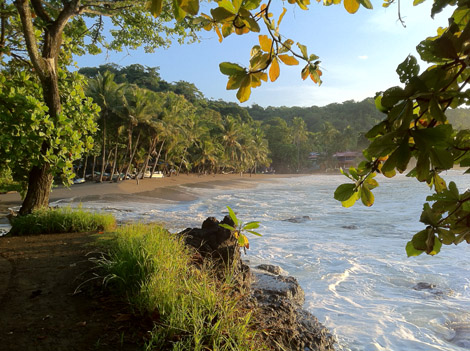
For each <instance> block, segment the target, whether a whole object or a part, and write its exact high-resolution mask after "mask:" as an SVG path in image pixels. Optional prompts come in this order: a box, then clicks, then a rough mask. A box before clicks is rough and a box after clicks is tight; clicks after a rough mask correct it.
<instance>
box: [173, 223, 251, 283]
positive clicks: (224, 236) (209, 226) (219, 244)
mask: <svg viewBox="0 0 470 351" xmlns="http://www.w3.org/2000/svg"><path fill="white" fill-rule="evenodd" d="M221 223H225V224H228V225H230V226H233V225H234V223H233V221H232V219H231V218H230V217H229V216H225V217H224V219H223V220H222V222H220V223H219V221H218V220H217V219H215V218H214V217H209V218H207V219H206V220H205V221H204V222H203V223H202V226H201V228H187V229H185V230H183V231H182V232H180V233H179V234H178V235H180V236H182V237H183V238H184V242H185V243H186V245H188V246H189V247H192V248H193V249H195V250H196V251H197V253H199V254H200V256H202V259H203V260H204V259H206V260H207V259H209V260H211V264H213V265H215V270H216V273H217V276H218V277H219V279H223V278H224V277H225V276H226V274H227V273H229V274H230V275H233V278H234V279H235V280H236V281H237V283H238V286H239V287H240V290H242V289H249V284H250V283H251V277H250V268H249V267H248V266H247V265H245V264H244V263H243V262H242V260H241V258H240V249H239V247H238V241H237V239H236V238H235V237H234V236H233V235H232V233H231V232H230V230H228V229H225V228H222V227H221V226H220V225H219V224H221ZM196 256H197V255H195V257H196ZM197 260H198V258H197V257H196V259H195V261H197ZM227 267H231V269H230V270H228V269H227Z"/></svg>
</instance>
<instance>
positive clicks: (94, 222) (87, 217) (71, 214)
mask: <svg viewBox="0 0 470 351" xmlns="http://www.w3.org/2000/svg"><path fill="white" fill-rule="evenodd" d="M115 227H116V220H115V218H114V217H113V215H111V214H102V213H92V212H88V211H85V210H82V209H81V208H78V209H72V208H70V207H67V208H55V209H43V210H38V211H34V212H33V213H31V214H29V215H26V216H18V217H13V218H12V220H11V230H10V232H9V234H10V235H34V234H52V233H78V232H98V231H108V230H113V229H114V228H115Z"/></svg>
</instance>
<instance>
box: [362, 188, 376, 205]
mask: <svg viewBox="0 0 470 351" xmlns="http://www.w3.org/2000/svg"><path fill="white" fill-rule="evenodd" d="M361 201H362V203H363V204H364V205H365V206H367V207H370V206H372V205H373V204H374V194H372V191H370V189H369V188H368V187H367V186H366V184H363V185H362V187H361Z"/></svg>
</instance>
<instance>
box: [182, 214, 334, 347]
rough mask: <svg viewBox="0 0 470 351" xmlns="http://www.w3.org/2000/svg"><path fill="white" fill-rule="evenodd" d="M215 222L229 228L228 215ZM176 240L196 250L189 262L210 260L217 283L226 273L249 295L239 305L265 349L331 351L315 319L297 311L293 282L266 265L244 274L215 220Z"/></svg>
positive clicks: (298, 296) (299, 299) (233, 243)
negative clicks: (244, 308) (248, 315)
mask: <svg viewBox="0 0 470 351" xmlns="http://www.w3.org/2000/svg"><path fill="white" fill-rule="evenodd" d="M305 217H307V218H308V219H310V217H308V216H304V217H302V218H304V219H305ZM308 219H305V220H308ZM221 223H226V224H229V225H231V226H233V222H232V220H231V219H230V217H228V216H225V218H224V219H223V221H222V222H221ZM179 235H181V236H183V238H184V241H185V242H186V244H187V245H189V246H190V247H193V248H194V249H195V250H196V252H195V255H194V261H195V263H198V262H199V261H200V260H201V259H202V260H207V259H209V260H211V261H212V263H213V265H214V266H215V269H216V270H217V271H216V273H217V276H218V277H220V278H223V277H224V275H225V274H226V272H227V271H228V272H230V273H231V274H233V275H234V278H235V279H236V280H237V282H238V285H239V286H240V289H243V290H245V291H250V294H249V295H248V297H247V298H246V300H247V301H245V302H244V303H245V305H246V306H249V308H248V309H250V310H252V311H253V318H254V321H255V325H257V326H258V330H260V331H261V333H259V336H260V337H262V338H263V339H264V343H265V345H266V347H267V349H268V350H273V351H284V350H302V351H308V350H317V351H333V350H334V347H333V344H334V343H335V339H334V337H333V336H331V334H330V333H329V331H328V330H327V329H326V327H325V326H323V325H322V324H321V323H320V322H319V321H318V320H317V318H316V317H315V316H313V315H312V314H311V313H310V312H308V311H305V310H303V309H302V305H303V303H304V298H305V294H304V291H303V290H302V288H301V287H300V285H299V283H298V282H297V279H295V278H294V277H288V276H285V275H281V274H282V273H283V270H282V269H281V268H280V267H278V266H273V265H269V264H262V265H259V266H257V267H256V268H253V269H250V268H249V267H248V266H247V265H245V264H244V263H243V262H242V260H241V257H240V249H239V247H238V242H237V239H236V238H235V237H234V236H233V235H232V233H231V232H230V230H228V229H224V228H222V227H220V226H219V222H218V221H217V220H216V219H215V218H213V217H209V218H207V219H206V220H205V221H204V223H203V224H202V227H201V228H200V229H198V228H193V229H191V228H188V229H186V230H184V231H183V232H181V233H179ZM228 267H229V268H230V269H227V268H228ZM248 289H250V290H248Z"/></svg>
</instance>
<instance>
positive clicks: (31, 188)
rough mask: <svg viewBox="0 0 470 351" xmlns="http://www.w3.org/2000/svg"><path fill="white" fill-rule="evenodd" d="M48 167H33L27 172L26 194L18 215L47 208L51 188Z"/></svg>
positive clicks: (50, 175) (47, 165) (46, 164)
mask: <svg viewBox="0 0 470 351" xmlns="http://www.w3.org/2000/svg"><path fill="white" fill-rule="evenodd" d="M52 180H53V177H52V174H51V172H50V165H49V164H48V163H45V164H44V165H43V166H42V167H37V166H34V167H33V168H32V169H31V171H30V172H29V180H28V192H27V193H26V197H25V198H24V200H23V204H22V205H21V208H20V215H25V214H29V213H31V212H32V211H33V210H36V209H39V208H44V207H48V206H49V193H50V192H51V187H52Z"/></svg>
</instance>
